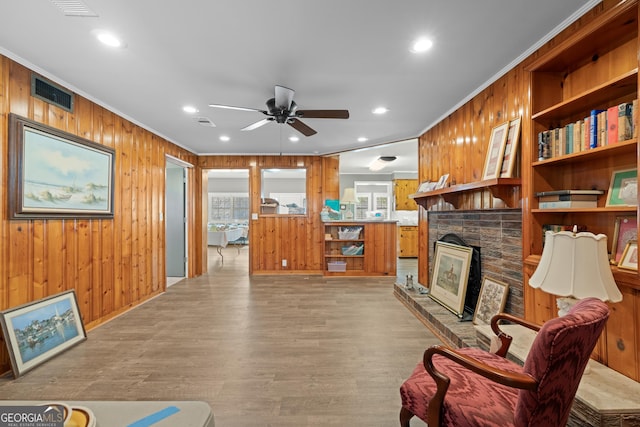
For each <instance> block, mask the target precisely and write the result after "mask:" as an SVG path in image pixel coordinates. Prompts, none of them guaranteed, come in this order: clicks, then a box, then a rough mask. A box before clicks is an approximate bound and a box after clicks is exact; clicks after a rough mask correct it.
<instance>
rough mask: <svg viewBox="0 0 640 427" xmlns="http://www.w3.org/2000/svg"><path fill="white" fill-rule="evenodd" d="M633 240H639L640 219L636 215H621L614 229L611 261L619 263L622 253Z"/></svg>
mask: <svg viewBox="0 0 640 427" xmlns="http://www.w3.org/2000/svg"><path fill="white" fill-rule="evenodd" d="M631 240H638V220H637V217H636V216H635V215H629V216H619V217H617V218H616V224H615V228H614V231H613V240H612V241H611V263H612V264H618V263H619V262H620V259H621V258H622V253H623V252H624V249H625V248H626V247H627V243H629V241H631Z"/></svg>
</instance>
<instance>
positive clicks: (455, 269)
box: [429, 241, 473, 317]
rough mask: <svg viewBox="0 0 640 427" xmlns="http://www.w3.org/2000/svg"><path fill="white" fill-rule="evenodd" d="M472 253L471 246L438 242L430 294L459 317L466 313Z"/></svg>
mask: <svg viewBox="0 0 640 427" xmlns="http://www.w3.org/2000/svg"><path fill="white" fill-rule="evenodd" d="M472 254H473V249H472V248H471V247H468V246H459V245H454V244H451V243H446V242H440V241H438V242H436V250H435V254H434V256H433V259H434V263H433V265H434V267H433V273H432V275H431V285H430V292H429V296H430V297H431V298H433V299H434V300H435V301H436V302H438V303H439V304H441V305H442V306H443V307H445V308H447V309H448V310H450V311H452V312H453V313H454V314H455V315H456V316H458V317H462V315H463V313H464V297H465V294H466V291H467V282H468V281H469V268H470V266H471V256H472Z"/></svg>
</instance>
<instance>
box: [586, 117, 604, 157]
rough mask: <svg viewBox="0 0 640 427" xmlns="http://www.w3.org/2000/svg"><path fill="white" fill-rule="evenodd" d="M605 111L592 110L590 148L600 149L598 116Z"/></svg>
mask: <svg viewBox="0 0 640 427" xmlns="http://www.w3.org/2000/svg"><path fill="white" fill-rule="evenodd" d="M603 111H604V110H591V113H590V114H589V148H598V114H600V113H602V112H603Z"/></svg>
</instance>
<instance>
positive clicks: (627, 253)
mask: <svg viewBox="0 0 640 427" xmlns="http://www.w3.org/2000/svg"><path fill="white" fill-rule="evenodd" d="M618 267H619V268H624V269H627V270H635V271H638V241H637V240H631V241H630V242H628V243H627V246H625V248H624V252H623V253H622V258H621V259H620V262H619V263H618Z"/></svg>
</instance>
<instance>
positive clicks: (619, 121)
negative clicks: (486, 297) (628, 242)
mask: <svg viewBox="0 0 640 427" xmlns="http://www.w3.org/2000/svg"><path fill="white" fill-rule="evenodd" d="M638 47H639V44H638V1H625V2H620V3H618V4H617V5H615V6H612V7H610V8H608V9H607V10H606V11H604V12H601V13H599V15H598V17H597V18H594V19H593V20H591V21H590V22H588V23H586V24H585V25H582V26H581V27H580V28H579V29H578V30H576V31H575V32H573V33H572V34H571V35H570V36H568V37H566V38H564V39H562V40H560V41H558V42H557V43H555V44H554V45H553V46H552V47H551V48H550V49H548V50H546V51H544V52H543V53H541V54H540V55H538V56H536V57H535V59H532V60H531V62H530V63H529V64H527V66H526V69H527V70H528V71H529V73H530V84H531V86H530V105H529V108H530V122H528V123H527V124H526V125H524V126H523V129H526V131H527V132H528V139H529V140H530V144H528V145H527V146H526V147H527V150H529V152H528V153H526V154H525V155H523V164H522V170H523V198H524V199H525V200H527V202H526V203H523V221H522V224H523V261H524V264H525V269H524V285H525V286H524V291H525V316H526V317H527V318H528V319H529V320H532V321H534V322H536V323H542V322H544V321H545V320H547V319H548V318H551V317H555V316H556V308H555V298H554V296H552V295H549V294H544V293H543V292H541V291H539V290H534V289H532V288H531V287H529V286H527V284H528V280H529V277H530V276H531V274H532V273H533V271H534V270H535V268H536V267H537V265H538V263H539V260H540V255H541V253H542V248H543V243H544V241H543V238H544V237H543V236H544V234H543V231H544V230H545V229H547V228H549V227H570V226H572V225H574V224H575V225H579V226H580V227H582V228H583V229H586V230H587V231H590V232H593V233H596V234H598V233H603V234H606V235H607V236H608V245H609V250H611V244H612V241H613V236H614V232H615V224H616V219H617V218H620V217H621V216H627V217H628V216H634V215H635V216H636V227H637V212H638V207H637V206H626V205H620V206H608V205H607V195H608V191H609V187H610V184H611V181H612V177H613V174H614V172H616V171H623V170H630V169H631V170H633V169H636V170H637V168H638V138H637V118H636V117H635V116H636V115H637V114H636V113H635V111H636V110H637V99H638ZM614 112H615V114H614ZM614 117H615V123H614ZM594 121H595V122H596V123H597V122H600V125H599V126H598V125H597V124H596V126H595V127H594V126H592V125H593V123H594ZM613 124H615V126H613V127H614V128H615V129H611V126H610V125H613ZM558 190H601V191H602V194H600V195H598V196H597V201H596V203H595V206H589V207H562V208H556V209H549V208H544V209H543V208H541V205H540V203H539V197H538V195H539V194H540V193H545V192H554V191H558ZM636 203H637V200H636ZM547 206H549V205H547ZM611 268H612V271H613V274H614V277H615V279H616V282H617V284H618V287H619V288H620V290H621V292H622V293H623V301H622V302H620V303H617V304H615V305H614V307H613V309H614V310H613V311H614V312H613V313H612V317H611V318H610V320H609V322H608V324H607V327H606V331H605V333H604V334H603V336H604V337H603V339H602V340H601V341H600V343H599V345H598V346H597V347H596V350H595V352H594V355H595V356H594V357H595V358H596V359H599V360H603V361H605V362H606V363H607V365H608V366H610V367H612V368H613V369H615V370H617V371H619V372H621V373H624V374H625V375H627V376H629V377H631V378H634V379H635V380H638V378H639V372H640V371H639V368H638V364H639V363H640V360H638V359H637V357H636V355H637V354H638V351H639V350H640V348H639V346H640V343H638V335H637V334H638V330H637V326H636V327H634V328H633V327H632V328H629V327H627V326H625V325H629V324H631V323H633V322H634V320H633V319H634V318H635V319H636V320H635V322H636V323H637V317H634V316H637V309H636V308H634V307H635V306H636V303H635V302H634V301H635V300H637V296H636V295H637V293H638V290H640V280H639V277H638V272H636V271H630V270H623V269H618V268H617V267H616V266H615V265H612V267H611ZM630 322H631V323H630Z"/></svg>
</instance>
